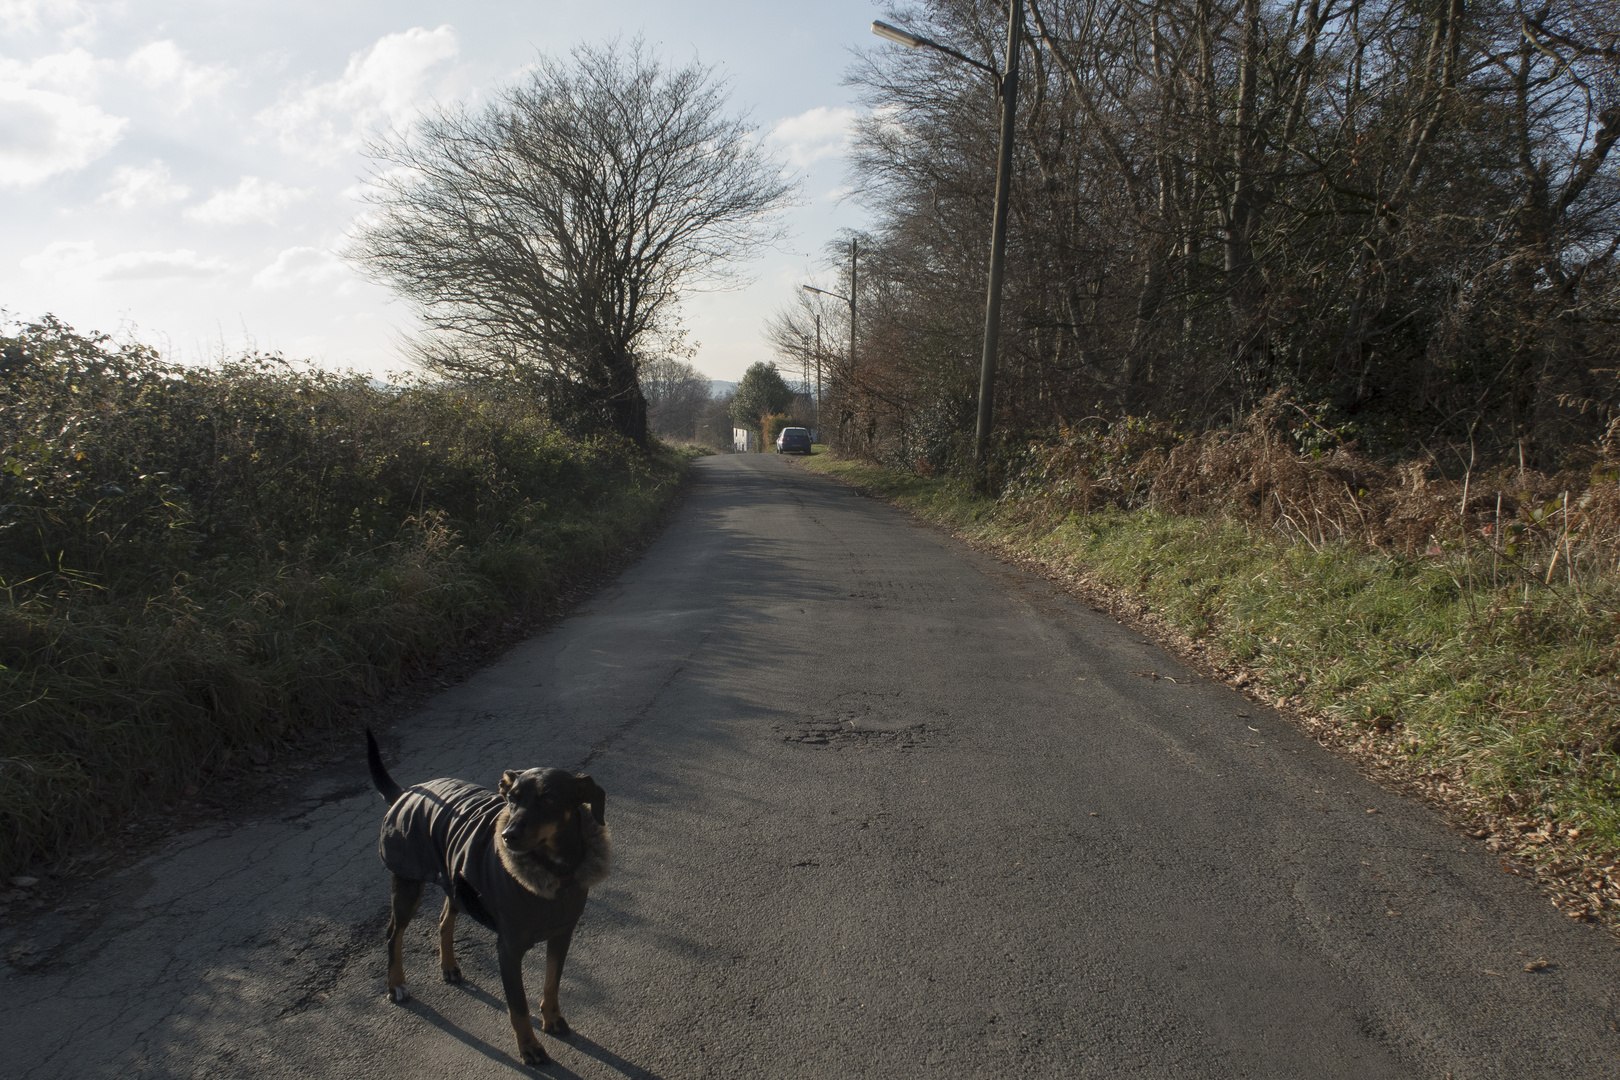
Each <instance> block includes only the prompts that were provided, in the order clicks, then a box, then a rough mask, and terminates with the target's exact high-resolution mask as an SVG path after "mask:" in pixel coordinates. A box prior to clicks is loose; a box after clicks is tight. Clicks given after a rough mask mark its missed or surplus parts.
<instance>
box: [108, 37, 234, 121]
mask: <svg viewBox="0 0 1620 1080" xmlns="http://www.w3.org/2000/svg"><path fill="white" fill-rule="evenodd" d="M124 68H125V70H126V71H128V72H129V73H130V74H131V75H133V76H134V77H135V78H136V79H137V80H138V81H139V82H140V83H142V84H143V85H144V86H147V87H149V88H151V89H153V90H166V91H168V92H170V93H171V94H173V95H174V97H175V104H176V105H177V106H178V107H180V108H185V107H186V106H187V105H190V104H191V103H192V101H194V100H195V99H196V98H198V97H199V96H201V95H205V94H217V93H218V92H219V91H220V90H221V89H223V88H224V86H225V84H226V83H228V82H230V80H231V79H232V78H233V77H234V75H235V72H233V71H232V70H231V69H230V68H228V67H225V66H224V65H220V64H193V63H192V62H191V61H189V60H187V59H186V54H185V53H184V52H182V51H181V49H180V46H178V45H176V44H175V43H174V42H172V41H167V40H165V41H154V42H152V43H151V44H150V45H143V46H141V47H140V48H139V49H136V50H135V51H134V52H132V53H130V54H129V58H128V59H127V60H125V61H124Z"/></svg>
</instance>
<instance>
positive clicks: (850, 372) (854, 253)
mask: <svg viewBox="0 0 1620 1080" xmlns="http://www.w3.org/2000/svg"><path fill="white" fill-rule="evenodd" d="M1019 2H1020V3H1021V2H1022V0H1019ZM860 250H861V241H860V239H859V238H858V237H853V236H852V237H850V240H849V295H848V296H841V295H839V294H838V293H835V292H830V291H828V290H827V289H818V288H816V287H815V286H814V285H801V286H799V287H800V288H801V289H803V290H804V291H805V292H813V293H820V294H821V295H822V296H830V297H832V298H833V299H834V300H842V301H843V302H844V303H846V304H848V305H849V363H848V364H847V365H845V368H844V382H845V383H846V384H847V383H848V381H849V379H851V378H852V377H853V376H854V374H855V315H856V313H857V310H858V309H857V307H856V304H855V299H856V296H857V294H858V292H859V288H858V286H859V284H860V279H859V278H858V277H857V274H858V273H859V270H858V263H859V257H860ZM820 350H821V316H820V315H819V314H818V315H816V351H817V352H818V353H819V352H820ZM820 371H821V365H820V364H819V363H818V364H817V365H816V372H817V374H816V385H817V390H816V394H817V399H816V423H817V424H820V423H821V400H820V394H821V390H820V384H821V374H820ZM839 400H840V401H843V400H844V398H843V395H842V394H840V395H839Z"/></svg>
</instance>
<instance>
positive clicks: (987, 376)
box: [973, 0, 1024, 469]
mask: <svg viewBox="0 0 1620 1080" xmlns="http://www.w3.org/2000/svg"><path fill="white" fill-rule="evenodd" d="M1023 27H1024V0H1012V11H1011V13H1010V16H1009V18H1008V20H1007V70H1006V73H1005V74H1003V75H1002V76H1001V156H1000V159H999V160H998V161H997V163H996V211H995V222H994V224H992V225H991V229H990V285H989V288H988V290H987V293H988V295H987V296H986V297H985V301H984V358H983V360H982V361H981V363H980V365H979V426H978V430H977V431H976V432H975V433H974V439H973V464H974V465H976V466H978V467H979V468H981V469H982V468H984V463H985V458H986V456H987V455H988V453H989V448H990V421H991V416H992V413H993V412H994V410H995V400H996V346H997V343H998V341H997V339H998V336H999V335H1000V332H1001V275H1002V269H1003V268H1004V266H1005V264H1006V261H1007V196H1008V195H1009V194H1010V192H1011V189H1012V149H1013V135H1014V132H1015V131H1016V128H1015V126H1014V125H1015V122H1016V118H1015V115H1014V113H1015V110H1016V109H1017V107H1018V33H1019V31H1020V30H1022V29H1023Z"/></svg>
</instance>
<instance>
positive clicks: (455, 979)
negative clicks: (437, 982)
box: [440, 967, 461, 986]
mask: <svg viewBox="0 0 1620 1080" xmlns="http://www.w3.org/2000/svg"><path fill="white" fill-rule="evenodd" d="M440 974H441V975H443V976H444V981H445V982H447V983H449V984H450V985H451V986H455V985H457V984H458V983H460V982H461V969H460V968H459V967H453V968H445V969H443V970H442V971H441V972H440Z"/></svg>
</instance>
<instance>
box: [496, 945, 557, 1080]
mask: <svg viewBox="0 0 1620 1080" xmlns="http://www.w3.org/2000/svg"><path fill="white" fill-rule="evenodd" d="M526 951H527V950H525V949H519V948H517V947H516V946H515V945H514V944H513V943H512V942H510V941H508V940H506V938H505V937H502V938H501V939H500V940H499V941H497V942H496V944H495V954H496V956H497V957H498V958H499V959H500V962H501V986H502V987H504V988H505V990H506V1015H507V1017H508V1019H510V1020H511V1021H512V1034H514V1035H516V1036H517V1044H518V1054H519V1055H521V1056H522V1058H523V1064H525V1065H546V1064H549V1063H550V1061H551V1055H550V1054H547V1053H546V1048H545V1047H543V1046H541V1045H540V1036H538V1035H536V1034H535V1033H534V1025H533V1024H531V1023H530V1022H529V996H528V995H527V994H525V993H524V992H523V954H524V952H526Z"/></svg>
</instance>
